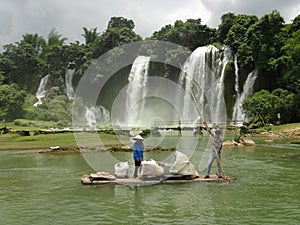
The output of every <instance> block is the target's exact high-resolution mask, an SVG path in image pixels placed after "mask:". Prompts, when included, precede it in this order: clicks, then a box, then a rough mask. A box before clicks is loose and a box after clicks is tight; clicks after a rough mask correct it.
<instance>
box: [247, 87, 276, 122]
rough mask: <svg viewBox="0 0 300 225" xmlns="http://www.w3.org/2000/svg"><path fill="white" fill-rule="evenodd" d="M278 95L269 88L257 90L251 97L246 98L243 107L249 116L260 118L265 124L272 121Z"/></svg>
mask: <svg viewBox="0 0 300 225" xmlns="http://www.w3.org/2000/svg"><path fill="white" fill-rule="evenodd" d="M276 100H277V99H276V97H275V96H274V95H272V94H270V92H269V91H267V90H261V91H259V92H256V93H255V94H254V95H253V96H252V97H251V98H248V99H245V100H244V102H243V103H242V107H243V109H244V111H245V113H246V115H247V116H248V117H249V118H252V119H253V120H255V119H258V120H259V121H260V123H261V125H263V126H265V125H266V124H268V123H269V122H270V119H271V116H272V115H275V113H277V112H276V109H275V108H274V105H275V102H276Z"/></svg>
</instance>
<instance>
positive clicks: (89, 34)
mask: <svg viewBox="0 0 300 225" xmlns="http://www.w3.org/2000/svg"><path fill="white" fill-rule="evenodd" d="M83 31H84V34H82V36H83V37H84V39H85V44H93V43H94V42H95V40H96V39H97V37H98V33H97V28H93V29H90V30H88V29H87V28H86V27H84V28H83Z"/></svg>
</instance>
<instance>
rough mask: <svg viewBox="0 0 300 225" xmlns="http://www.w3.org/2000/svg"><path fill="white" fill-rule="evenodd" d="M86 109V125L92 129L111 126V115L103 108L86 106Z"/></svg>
mask: <svg viewBox="0 0 300 225" xmlns="http://www.w3.org/2000/svg"><path fill="white" fill-rule="evenodd" d="M85 109H86V111H85V118H86V123H87V125H88V127H89V128H90V129H96V127H97V126H98V127H104V126H106V125H107V124H109V121H110V113H109V111H108V110H107V109H105V108H104V107H103V106H86V107H85Z"/></svg>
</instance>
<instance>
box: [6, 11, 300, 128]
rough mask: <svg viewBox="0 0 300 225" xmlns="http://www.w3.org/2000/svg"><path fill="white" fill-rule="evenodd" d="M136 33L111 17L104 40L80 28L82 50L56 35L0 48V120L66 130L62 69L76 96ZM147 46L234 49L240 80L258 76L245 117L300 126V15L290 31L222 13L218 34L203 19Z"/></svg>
mask: <svg viewBox="0 0 300 225" xmlns="http://www.w3.org/2000/svg"><path fill="white" fill-rule="evenodd" d="M134 26H135V25H134V21H132V20H130V19H126V18H123V17H112V18H111V19H110V21H109V22H108V25H107V28H106V30H104V31H102V32H98V31H97V28H92V29H88V28H86V27H83V33H82V36H83V37H84V39H85V43H80V42H79V41H76V42H74V43H67V38H65V37H63V36H62V35H61V34H59V33H58V32H57V31H56V30H55V29H53V30H51V31H50V32H49V35H48V37H47V38H44V37H42V36H40V35H39V34H28V33H27V34H24V35H23V38H22V39H21V40H20V41H18V42H16V43H9V44H6V45H4V46H3V51H2V52H1V53H0V120H6V121H13V120H15V119H18V118H26V119H35V120H36V119H38V120H51V121H56V122H58V124H59V125H60V126H62V127H63V126H68V125H70V123H71V111H72V102H73V100H70V99H68V97H67V95H66V93H65V89H64V87H65V85H64V83H65V72H66V68H71V69H74V70H75V76H74V80H73V85H74V87H75V88H76V86H77V84H78V82H79V80H80V78H81V76H82V75H83V73H84V71H85V70H86V69H87V68H88V66H89V65H90V64H91V63H92V62H93V61H94V60H95V59H97V58H98V57H99V56H101V55H102V54H104V53H105V52H107V51H109V50H111V49H113V48H114V47H117V46H121V45H124V44H127V43H130V42H134V41H139V40H143V39H142V37H141V36H140V35H138V34H137V33H135V31H134ZM146 39H150V40H162V41H168V42H173V43H176V44H178V45H181V46H185V47H187V48H189V49H190V50H191V51H193V50H195V49H196V48H197V47H200V46H204V45H208V44H214V45H215V46H219V47H220V46H222V45H223V44H226V45H229V46H231V47H232V49H233V51H234V53H235V54H236V55H237V58H238V66H239V72H240V74H241V77H245V76H246V75H247V74H248V73H249V72H250V71H252V70H253V69H257V70H258V71H259V78H258V82H257V85H256V87H255V91H256V92H255V94H254V95H253V97H251V98H249V99H246V100H245V101H244V103H243V108H244V110H245V112H246V114H247V115H248V116H250V117H251V118H253V119H254V121H256V122H257V121H258V122H260V124H261V125H265V124H268V123H276V122H277V120H278V118H277V115H278V112H280V113H281V118H280V120H281V121H280V122H281V123H291V122H299V121H300V15H298V16H297V17H296V18H294V20H293V22H292V23H289V24H287V23H285V21H284V19H283V18H282V17H281V15H280V13H279V12H278V11H276V10H275V11H272V12H271V13H270V14H267V15H264V16H262V17H261V18H258V17H257V16H255V15H244V14H239V15H235V14H233V13H226V14H224V15H223V16H222V17H221V24H220V25H219V26H218V28H217V29H216V28H210V27H208V26H207V25H203V24H201V19H188V20H187V21H185V22H184V21H180V20H177V21H176V22H175V23H174V24H173V25H170V24H169V25H166V26H164V27H162V28H161V29H160V30H159V31H155V32H154V33H153V35H152V36H151V37H147V38H146ZM70 62H71V63H70ZM47 74H51V76H50V78H49V81H48V82H49V86H50V87H51V88H50V89H49V90H48V92H47V95H46V97H45V99H44V100H43V104H42V105H39V106H37V107H34V106H33V104H34V103H35V102H36V101H37V100H36V97H35V93H36V91H37V89H38V86H39V83H40V80H41V78H43V77H44V76H45V75H47ZM232 80H234V77H232Z"/></svg>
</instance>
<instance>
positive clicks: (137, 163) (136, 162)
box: [133, 160, 141, 177]
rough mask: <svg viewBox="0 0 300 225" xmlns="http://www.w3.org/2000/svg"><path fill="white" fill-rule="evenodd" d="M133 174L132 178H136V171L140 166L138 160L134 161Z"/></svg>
mask: <svg viewBox="0 0 300 225" xmlns="http://www.w3.org/2000/svg"><path fill="white" fill-rule="evenodd" d="M134 165H135V167H134V174H133V177H137V176H138V170H139V168H140V166H141V161H140V160H134Z"/></svg>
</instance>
